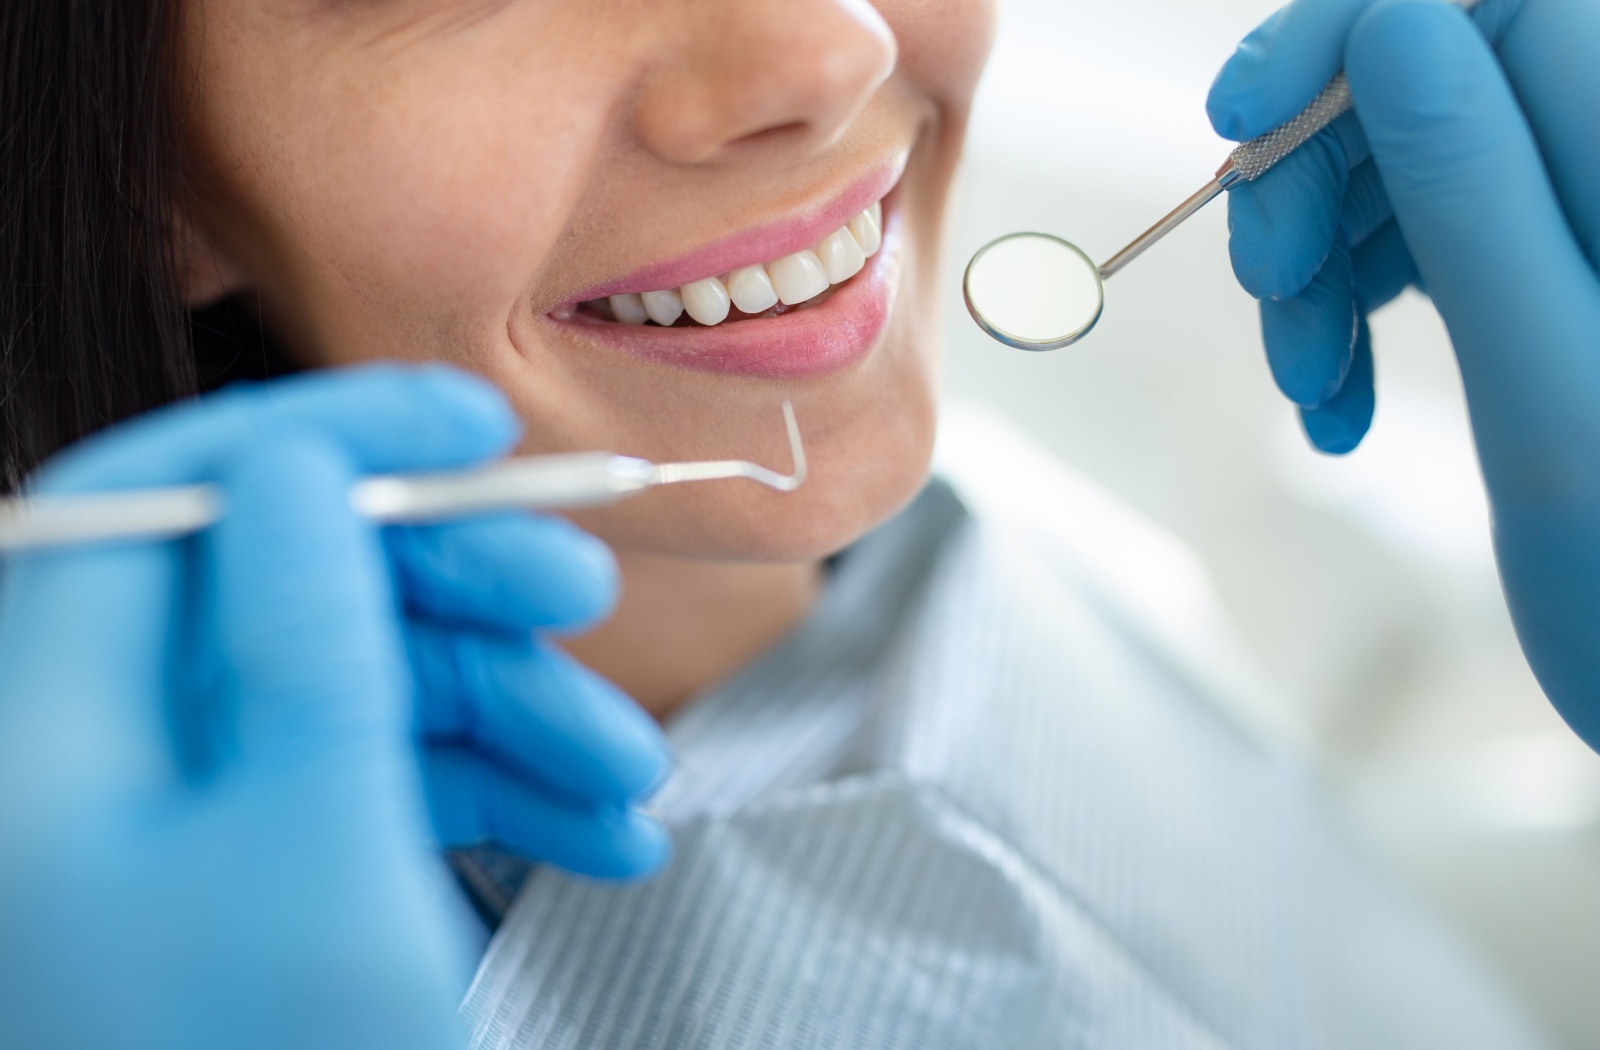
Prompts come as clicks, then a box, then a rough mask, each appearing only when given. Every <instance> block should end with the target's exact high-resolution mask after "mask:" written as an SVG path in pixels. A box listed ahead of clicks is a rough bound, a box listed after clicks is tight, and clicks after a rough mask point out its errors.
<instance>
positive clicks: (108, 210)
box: [0, 0, 281, 491]
mask: <svg viewBox="0 0 1600 1050" xmlns="http://www.w3.org/2000/svg"><path fill="white" fill-rule="evenodd" d="M178 14H179V8H178V6H177V0H0V150H3V152H0V428H3V429H0V491H9V490H11V489H14V488H15V487H16V486H17V485H18V484H19V483H20V482H21V480H22V478H23V477H24V475H26V474H27V473H28V471H30V470H31V469H32V468H33V467H34V466H35V465H37V464H38V463H39V461H40V460H42V459H44V458H45V457H46V456H48V455H50V454H51V453H52V452H54V451H55V450H57V449H58V448H60V447H62V446H63V445H66V444H68V443H70V442H72V441H75V440H76V439H78V438H80V437H82V436H84V435H85V434H88V433H90V432H92V431H94V430H98V429H99V428H101V427H104V426H107V425H109V424H111V423H115V422H117V421H119V420H121V419H125V418H127V417H128V416H131V415H134V414H136V413H139V412H143V411H145V410H147V409H150V408H154V407H157V406H159V405H163V404H167V403H169V402H172V401H176V400H179V399H182V398H184V397H189V396H192V395H194V394H195V393H197V392H199V391H200V390H201V389H204V388H207V387H210V386H213V385H218V384H220V382H222V381H224V380H226V379H228V378H231V377H232V374H233V373H232V372H230V367H231V366H232V365H234V364H236V363H237V362H238V359H239V358H241V357H248V358H250V359H251V360H252V362H253V363H256V364H257V367H255V368H254V369H250V370H247V374H255V375H261V374H271V373H273V372H275V371H279V370H281V369H280V368H279V367H277V362H281V355H280V354H277V353H276V351H269V348H268V346H267V343H266V341H265V336H264V334H263V333H261V331H260V328H259V322H258V321H256V320H255V319H254V312H253V311H249V310H243V311H242V312H241V308H240V305H239V304H231V305H229V306H227V307H224V308H222V309H221V310H218V311H208V312H207V313H205V314H202V315H198V316H195V317H191V316H190V315H189V313H188V311H187V310H185V308H184V305H183V302H182V298H181V295H180V292H179V286H178V280H177V274H176V272H175V266H174V263H175V258H174V244H173V237H172V234H173V230H174V222H173V216H174V214H175V210H176V209H177V208H178V207H179V206H181V203H182V200H183V189H184V188H183V167H182V157H181V148H180V147H181V135H180V127H179V113H180V111H181V107H179V106H178V105H176V104H175V103H176V100H177V98H178V90H179V85H178V84H177V83H176V78H177V75H178V73H177V71H178V62H177V48H178V35H177V30H178ZM241 340H243V341H245V343H246V344H248V343H249V342H254V343H256V344H257V346H258V347H259V351H260V352H259V353H256V354H248V353H241V351H240V350H239V343H240V341H241ZM197 349H198V350H200V356H199V357H198V359H197V356H196V352H197ZM269 359H270V360H271V361H272V362H274V363H273V364H268V363H267V362H268V360H269ZM208 361H213V362H216V361H220V362H221V364H220V367H219V366H218V365H217V364H215V363H213V364H211V365H210V367H208V366H207V362H208Z"/></svg>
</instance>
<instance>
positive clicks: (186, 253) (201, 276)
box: [174, 218, 250, 308]
mask: <svg viewBox="0 0 1600 1050" xmlns="http://www.w3.org/2000/svg"><path fill="white" fill-rule="evenodd" d="M175 226H176V229H175V231H174V232H175V240H176V242H177V243H176V253H175V254H176V258H175V260H174V262H175V263H176V269H177V276H178V291H179V294H181V295H182V296H183V301H184V304H185V305H187V306H189V307H190V308H198V307H202V306H210V305H211V304H212V303H214V302H217V301H218V300H219V299H225V298H227V297H228V296H230V295H232V294H233V293H234V292H237V291H239V290H241V289H243V288H247V287H249V285H250V275H249V274H247V273H246V272H245V270H244V267H242V266H240V265H239V264H238V263H236V262H234V261H233V260H232V259H231V258H229V257H228V255H227V253H226V252H224V251H222V249H220V248H218V247H217V245H216V242H215V241H213V240H212V239H211V237H210V236H209V235H207V234H206V233H205V231H203V230H201V229H200V227H199V226H198V225H196V224H195V223H194V222H193V221H192V220H190V219H188V218H179V219H178V220H177V222H176V223H175Z"/></svg>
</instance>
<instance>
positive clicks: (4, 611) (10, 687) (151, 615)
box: [0, 544, 184, 829]
mask: <svg viewBox="0 0 1600 1050" xmlns="http://www.w3.org/2000/svg"><path fill="white" fill-rule="evenodd" d="M181 577H182V570H181V554H180V552H179V551H177V550H175V549H173V546H172V545H170V544H168V545H160V546H157V545H149V544H140V545H124V544H95V545H93V546H88V547H82V548H66V549H61V550H46V551H34V552H26V553H17V554H12V555H9V556H7V558H6V559H5V563H4V567H3V570H0V668H3V669H4V673H3V675H0V824H4V825H5V826H7V827H11V828H14V829H15V828H16V827H17V826H18V822H19V821H33V820H37V819H46V820H48V819H50V817H51V814H52V813H56V812H58V811H57V810H56V809H55V808H54V807H55V806H57V805H64V806H68V807H69V808H70V806H71V805H73V804H74V801H71V800H75V802H76V803H83V804H88V803H90V801H91V800H94V799H103V798H105V797H109V796H107V795H106V794H104V793H105V792H111V793H113V794H115V795H118V796H121V797H126V796H127V795H128V793H129V792H130V791H135V790H137V789H138V788H140V787H149V786H153V785H163V786H164V785H167V784H169V783H171V782H172V780H173V779H174V778H175V776H176V775H177V774H178V773H179V771H180V766H179V760H178V756H177V755H176V754H175V752H174V747H173V741H172V739H171V738H170V736H169V731H168V730H169V727H168V720H167V714H166V712H165V711H164V710H163V707H162V704H161V698H160V691H161V687H162V685H163V684H164V683H165V681H166V679H167V666H166V660H167V659H168V656H169V654H170V653H171V651H172V648H173V646H172V638H171V633H172V630H171V624H172V623H173V622H175V620H176V619H177V613H178V610H179V609H180V608H181V606H182V602H183V598H184V594H183V589H182V587H181Z"/></svg>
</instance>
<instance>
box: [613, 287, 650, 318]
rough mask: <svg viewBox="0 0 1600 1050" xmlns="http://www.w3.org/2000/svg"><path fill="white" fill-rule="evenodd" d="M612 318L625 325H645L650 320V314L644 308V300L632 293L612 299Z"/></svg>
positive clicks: (614, 296) (615, 296)
mask: <svg viewBox="0 0 1600 1050" xmlns="http://www.w3.org/2000/svg"><path fill="white" fill-rule="evenodd" d="M611 316H612V317H615V318H616V319H617V320H618V321H621V322H622V323H623V324H644V323H645V322H646V321H648V320H650V313H649V311H648V310H646V309H645V308H644V300H643V299H641V298H639V297H638V296H637V295H634V294H633V293H632V292H629V293H628V294H627V295H613V296H612V297H611Z"/></svg>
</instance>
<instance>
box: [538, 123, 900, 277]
mask: <svg viewBox="0 0 1600 1050" xmlns="http://www.w3.org/2000/svg"><path fill="white" fill-rule="evenodd" d="M905 168H906V157H905V155H904V154H902V155H900V156H898V157H896V158H895V159H894V160H892V161H890V162H888V163H886V164H884V165H882V166H881V167H879V168H878V169H877V170H876V171H874V172H872V173H871V174H870V175H867V176H866V177H865V178H863V179H861V180H860V181H859V182H857V183H856V184H855V185H853V186H851V187H850V188H849V189H847V190H846V191H845V192H844V193H842V194H840V195H839V196H838V197H835V198H834V199H833V200H832V201H830V202H828V203H827V204H826V205H824V206H822V207H821V208H817V209H815V210H812V211H810V212H806V213H802V214H800V215H797V216H794V217H792V218H790V219H787V220H785V221H783V222H779V223H774V224H772V225H770V226H762V227H759V228H757V229H753V230H745V231H744V232H742V233H736V234H733V235H732V236H729V237H724V238H723V239H722V240H720V241H715V242H713V243H711V244H708V245H706V246H705V247H704V248H699V249H696V250H695V251H692V252H690V253H689V254H687V255H683V256H680V257H679V258H676V259H672V260H669V261H667V262H661V263H652V264H651V265H649V266H645V267H641V268H640V269H638V270H635V271H634V272H632V273H630V274H628V275H627V276H626V277H619V278H617V279H616V280H614V281H607V282H606V283H605V284H602V285H598V286H596V287H594V288H590V289H588V290H586V291H585V292H583V294H581V295H577V296H574V297H572V298H571V299H569V300H568V301H567V302H566V303H565V304H564V306H566V307H572V306H576V305H577V304H578V303H584V302H591V301H593V300H595V299H604V298H605V297H606V296H608V295H623V294H625V293H628V292H654V291H659V290H661V289H663V288H678V287H681V286H682V285H685V284H688V283H690V282H691V281H698V280H701V279H702V278H705V277H715V276H718V275H720V274H725V273H729V272H731V271H733V270H737V269H739V268H740V267H741V266H754V265H756V264H757V263H768V262H771V261H773V260H774V259H781V258H783V257H784V256H785V255H792V254H794V253H795V252H797V251H800V250H802V249H804V248H809V247H811V246H812V245H814V244H816V243H817V242H818V241H820V240H822V238H824V237H826V236H827V235H828V234H830V233H832V232H833V231H834V230H837V229H839V228H840V227H842V226H844V225H845V224H846V223H848V222H849V221H850V220H851V219H853V218H854V217H855V216H857V215H859V214H861V213H862V212H864V211H866V210H867V209H868V208H870V207H872V205H873V204H874V203H875V202H877V201H880V200H882V199H883V198H884V197H887V196H888V195H889V191H890V190H892V189H894V187H895V186H896V185H897V184H898V183H899V182H900V177H901V175H903V174H904V173H905Z"/></svg>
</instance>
